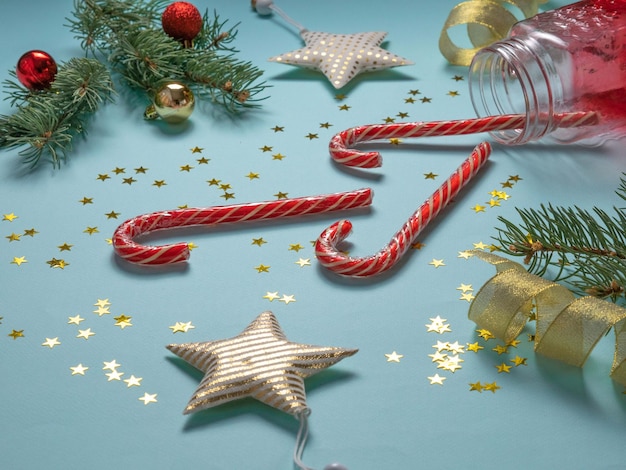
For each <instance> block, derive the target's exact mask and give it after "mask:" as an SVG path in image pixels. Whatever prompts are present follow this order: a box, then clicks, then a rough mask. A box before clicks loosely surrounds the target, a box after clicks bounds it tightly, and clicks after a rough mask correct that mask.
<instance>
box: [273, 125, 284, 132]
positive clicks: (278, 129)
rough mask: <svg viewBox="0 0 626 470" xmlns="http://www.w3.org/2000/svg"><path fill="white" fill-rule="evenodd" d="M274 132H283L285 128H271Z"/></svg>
mask: <svg viewBox="0 0 626 470" xmlns="http://www.w3.org/2000/svg"><path fill="white" fill-rule="evenodd" d="M271 129H272V130H273V131H274V132H284V131H285V128H284V127H283V126H274V127H272V128H271Z"/></svg>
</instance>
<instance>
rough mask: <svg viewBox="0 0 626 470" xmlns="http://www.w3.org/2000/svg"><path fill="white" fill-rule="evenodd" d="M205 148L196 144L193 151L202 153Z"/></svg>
mask: <svg viewBox="0 0 626 470" xmlns="http://www.w3.org/2000/svg"><path fill="white" fill-rule="evenodd" d="M203 150H204V149H203V148H200V147H197V146H196V147H193V148H192V149H191V153H202V151H203Z"/></svg>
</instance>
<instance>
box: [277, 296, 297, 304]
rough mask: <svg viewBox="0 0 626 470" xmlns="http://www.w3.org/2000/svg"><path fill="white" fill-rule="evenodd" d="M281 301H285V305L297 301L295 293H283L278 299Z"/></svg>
mask: <svg viewBox="0 0 626 470" xmlns="http://www.w3.org/2000/svg"><path fill="white" fill-rule="evenodd" d="M278 301H279V302H285V305H288V304H290V303H291V302H295V301H296V299H295V296H293V295H287V294H283V296H282V297H281V298H280V299H278Z"/></svg>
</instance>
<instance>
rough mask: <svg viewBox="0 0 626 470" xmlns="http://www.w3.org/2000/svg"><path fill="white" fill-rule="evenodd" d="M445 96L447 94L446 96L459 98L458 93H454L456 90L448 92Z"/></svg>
mask: <svg viewBox="0 0 626 470" xmlns="http://www.w3.org/2000/svg"><path fill="white" fill-rule="evenodd" d="M446 94H447V95H448V96H452V97H455V96H459V92H458V91H456V90H450V91H449V92H448V93H446Z"/></svg>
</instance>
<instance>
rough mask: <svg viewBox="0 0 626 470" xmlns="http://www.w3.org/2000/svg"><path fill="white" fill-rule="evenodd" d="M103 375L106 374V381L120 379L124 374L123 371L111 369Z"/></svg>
mask: <svg viewBox="0 0 626 470" xmlns="http://www.w3.org/2000/svg"><path fill="white" fill-rule="evenodd" d="M104 375H106V376H107V382H111V381H112V380H117V381H120V380H122V376H123V375H124V372H120V371H118V370H112V371H111V372H108V373H106V374H104Z"/></svg>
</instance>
